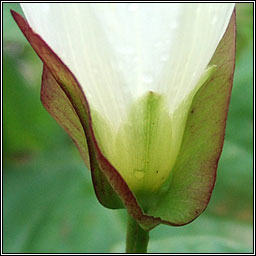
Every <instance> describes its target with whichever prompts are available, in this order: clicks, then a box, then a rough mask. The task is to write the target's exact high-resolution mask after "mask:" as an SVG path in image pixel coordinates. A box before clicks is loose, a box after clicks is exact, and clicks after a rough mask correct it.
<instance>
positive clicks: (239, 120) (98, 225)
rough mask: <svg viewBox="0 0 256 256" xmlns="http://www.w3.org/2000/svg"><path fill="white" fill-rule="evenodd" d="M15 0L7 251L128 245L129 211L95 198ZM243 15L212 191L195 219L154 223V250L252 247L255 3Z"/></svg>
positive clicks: (8, 49) (7, 103)
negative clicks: (50, 102)
mask: <svg viewBox="0 0 256 256" xmlns="http://www.w3.org/2000/svg"><path fill="white" fill-rule="evenodd" d="M9 8H12V9H15V8H19V6H18V5H17V4H12V3H10V4H4V45H3V46H4V59H3V64H4V70H3V71H4V73H3V74H4V84H3V93H4V95H3V100H4V102H3V107H4V112H3V114H4V120H3V121H4V122H3V126H4V127H3V128H4V134H3V138H4V156H5V158H4V172H3V173H4V175H3V179H4V190H3V192H4V212H3V224H4V226H3V251H4V252H5V253H14V252H17V253H21V252H23V253H25V252H38V253H39V252H40V253H46V252H66V253H68V252H77V253H78V252H80V253H85V252H121V251H124V247H125V246H124V244H123V243H124V242H123V241H124V240H125V229H126V216H125V213H124V211H122V210H118V211H113V210H108V209H106V208H104V207H102V206H101V205H99V203H98V202H97V200H96V197H95V195H94V192H93V188H92V183H91V177H90V173H89V172H88V171H87V170H86V168H85V166H84V163H83V162H82V160H81V158H80V156H79V154H78V152H77V150H76V149H75V148H74V146H73V145H72V144H71V141H70V139H69V138H68V137H67V135H66V134H65V133H64V131H63V130H62V129H61V128H59V127H58V125H57V124H56V123H55V121H54V120H53V119H52V118H51V117H50V116H49V114H48V113H46V111H45V110H44V109H43V107H42V106H41V103H40V101H39V91H40V73H41V68H42V66H41V64H40V62H39V60H38V58H37V57H35V54H34V53H33V51H32V49H31V48H30V47H29V46H28V45H27V43H26V41H25V39H24V38H23V36H22V35H21V32H20V31H19V30H18V28H17V26H16V25H15V24H14V22H13V20H12V19H11V18H10V14H9ZM16 10H17V11H19V10H18V9H16ZM19 12H20V11H19ZM237 18H238V25H237V28H238V52H237V54H238V56H239V57H238V59H237V63H236V72H235V80H234V88H233V93H232V97H231V105H230V111H229V115H228V122H227V130H226V138H225V144H224V149H223V154H222V157H221V159H220V163H219V168H218V177H217V183H216V187H215V189H214V192H213V196H212V199H211V201H210V204H209V206H208V208H207V209H206V211H205V213H203V215H202V216H200V217H199V218H198V219H197V220H196V221H194V222H192V223H191V224H189V225H187V226H184V227H179V228H176V227H169V226H165V225H160V226H158V227H157V228H155V229H154V230H152V231H151V232H150V237H151V240H150V244H149V252H170V253H171V252H172V253H175V252H180V253H186V252H188V253H192V252H195V253H196V252H205V253H206V252H208V253H209V252H211V253H214V252H215V253H217V252H219V253H220V252H221V253H239V252H240V253H246V252H247V253H248V252H252V244H253V229H252V212H253V204H252V202H253V190H252V188H253V166H252V165H253V162H252V161H253V158H252V143H253V139H252V134H253V111H252V106H253V94H252V91H253V87H252V84H253V83H252V58H253V53H252V4H239V8H237ZM11 31H13V32H11ZM9 32H10V33H9ZM27 63H29V64H27Z"/></svg>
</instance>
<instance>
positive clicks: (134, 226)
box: [126, 214, 149, 253]
mask: <svg viewBox="0 0 256 256" xmlns="http://www.w3.org/2000/svg"><path fill="white" fill-rule="evenodd" d="M148 240H149V232H148V231H145V230H143V229H142V228H141V227H140V226H139V224H138V223H137V222H136V221H135V220H134V219H133V218H132V217H131V216H130V215H129V214H128V224H127V233H126V253H146V252H147V247H148Z"/></svg>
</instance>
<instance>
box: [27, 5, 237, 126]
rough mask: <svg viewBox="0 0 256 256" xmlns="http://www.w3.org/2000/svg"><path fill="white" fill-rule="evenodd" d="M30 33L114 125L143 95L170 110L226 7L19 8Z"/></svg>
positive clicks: (205, 56)
mask: <svg viewBox="0 0 256 256" xmlns="http://www.w3.org/2000/svg"><path fill="white" fill-rule="evenodd" d="M22 8H23V10H24V13H25V15H26V17H27V19H28V21H29V23H30V25H31V26H32V28H33V29H34V30H35V31H36V32H37V33H38V34H40V35H41V36H42V37H43V39H44V40H45V41H46V42H47V43H48V44H49V45H50V47H52V49H53V50H54V51H55V52H56V53H57V54H58V55H59V56H60V57H61V59H62V60H63V61H64V63H66V64H67V65H68V67H69V68H70V69H71V70H72V71H73V73H74V74H75V76H76V77H77V79H78V80H79V82H80V83H81V85H82V87H83V89H84V91H85V93H86V96H87V98H88V100H89V102H90V104H91V106H92V107H93V108H95V109H96V110H97V111H99V112H100V113H102V114H103V115H104V117H105V118H106V119H107V120H109V121H110V122H111V123H112V124H113V125H114V126H115V127H117V126H118V125H119V124H120V121H121V120H122V116H123V115H125V113H126V112H127V107H129V105H130V103H131V102H132V101H133V100H134V98H137V97H138V96H140V95H142V94H144V93H145V92H147V91H156V92H160V93H168V95H169V103H170V106H169V107H170V112H174V111H175V109H176V108H177V106H178V105H179V104H180V102H181V101H182V100H183V99H184V98H186V96H187V95H188V94H189V92H190V91H191V90H193V88H194V86H195V85H196V83H197V81H198V80H199V78H200V76H201V75H202V74H203V72H204V70H205V68H206V66H207V64H208V62H209V60H210V59H211V57H212V55H213V53H214V50H215V49H216V46H217V44H218V42H219V40H220V39H221V37H222V35H223V33H224V31H225V29H226V27H227V24H228V21H229V18H230V16H231V13H232V10H233V8H234V4H219V3H218V4H216V3H214V4H205V3H203V4H194V3H192V4H188V3H185V4H184V3H182V4H175V3H166V4H137V3H136V4H135V3H133V4H129V3H121V4H110V3H108V4H103V3H101V4H88V3H83V4H58V3H57V4H55V3H35V4H31V3H28V4H26V3H24V4H22Z"/></svg>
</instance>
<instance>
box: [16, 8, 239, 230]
mask: <svg viewBox="0 0 256 256" xmlns="http://www.w3.org/2000/svg"><path fill="white" fill-rule="evenodd" d="M22 9H23V11H24V14H25V16H26V18H27V20H28V23H29V26H30V27H31V28H30V27H29V26H28V24H27V23H26V22H25V21H24V20H23V19H22V18H21V16H19V15H18V14H15V13H13V15H14V18H15V20H16V21H17V23H18V25H19V26H20V28H21V30H22V31H23V33H24V34H25V36H26V37H27V39H28V40H29V42H30V43H31V45H32V46H33V47H34V49H35V50H36V52H37V53H38V55H39V56H40V58H41V59H42V61H43V62H44V74H43V82H42V94H41V95H42V101H43V103H44V105H45V107H46V108H47V110H48V111H49V112H50V113H51V114H52V115H53V116H54V117H55V119H56V120H57V121H58V122H59V123H60V124H61V125H62V126H63V127H64V128H65V129H66V130H67V131H68V133H69V134H70V135H71V137H72V138H73V140H74V141H75V142H76V144H77V146H78V148H79V150H80V152H81V154H82V156H83V158H84V159H85V161H86V162H87V164H88V166H89V167H90V168H91V169H92V176H93V181H94V185H95V190H96V194H97V196H98V198H99V200H100V201H101V202H102V203H103V204H104V205H106V206H107V207H112V208H118V207H119V206H120V203H119V201H120V199H119V198H121V201H122V203H123V204H124V205H125V206H126V207H127V208H128V211H129V212H130V213H131V214H132V215H133V217H135V218H136V219H137V221H138V222H140V223H141V225H142V226H143V227H145V228H147V227H148V228H151V227H152V226H154V225H156V224H158V223H159V222H163V223H169V224H170V223H171V224H173V225H182V224H185V223H187V222H189V221H191V220H192V219H193V218H195V217H196V216H198V215H199V214H200V213H201V212H202V211H203V210H204V209H205V207H206V205H207V203H208V201H209V197H210V195H211V191H212V188H213V186H214V182H215V173H216V168H217V162H218V159H219V156H220V152H221V148H222V145H223V136H224V130H225V122H226V116H227V107H228V102H229V96H230V88H231V85H232V77H233V63H234V49H235V48H234V24H235V23H234V15H233V16H232V13H233V10H234V4H231V3H213V4H210V3H165V4H156V3H152V4H143V3H140V4H139V3H118V4H117V3H100V4H89V3H84V4H59V3H40V4H39V3H35V4H31V3H23V4H22ZM231 16H232V17H233V19H232V18H231ZM228 25H229V26H228ZM227 28H229V29H228V30H227ZM225 31H226V33H225ZM224 33H225V36H224V37H223V35H224ZM38 35H39V36H38ZM223 38H225V40H224V39H223ZM221 39H222V42H223V43H222V44H223V45H222V46H221V48H218V49H219V50H218V49H217V46H218V45H219V44H220V41H221ZM216 49H217V50H216ZM221 83H222V84H221ZM85 97H86V98H85ZM84 132H85V135H86V140H87V143H86V140H85V135H84ZM89 162H90V164H89ZM109 184H110V186H109ZM100 186H102V187H100ZM112 190H113V191H112ZM115 193H117V195H118V197H116V194H115ZM114 198H115V199H114ZM110 201H111V203H109V202H110ZM141 207H142V208H141ZM146 213H147V214H146ZM149 223H150V224H149ZM152 223H153V224H152Z"/></svg>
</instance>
